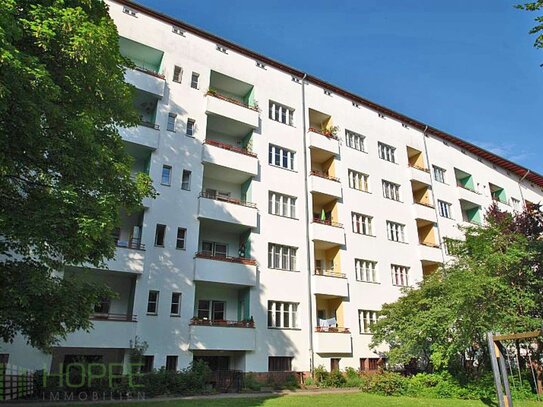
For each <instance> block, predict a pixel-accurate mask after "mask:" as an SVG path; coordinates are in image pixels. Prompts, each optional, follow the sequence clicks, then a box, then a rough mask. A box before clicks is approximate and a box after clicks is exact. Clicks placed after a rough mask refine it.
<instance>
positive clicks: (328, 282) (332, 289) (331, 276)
mask: <svg viewBox="0 0 543 407" xmlns="http://www.w3.org/2000/svg"><path fill="white" fill-rule="evenodd" d="M312 280H313V293H314V294H321V295H333V296H335V297H348V296H349V284H348V281H347V276H346V275H345V274H343V273H337V272H334V271H332V270H323V269H316V270H315V272H314V275H313V277H312Z"/></svg>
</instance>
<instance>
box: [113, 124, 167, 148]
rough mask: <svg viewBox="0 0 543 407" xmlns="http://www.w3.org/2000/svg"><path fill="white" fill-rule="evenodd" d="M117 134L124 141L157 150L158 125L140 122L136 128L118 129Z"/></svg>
mask: <svg viewBox="0 0 543 407" xmlns="http://www.w3.org/2000/svg"><path fill="white" fill-rule="evenodd" d="M119 134H120V136H121V138H122V139H123V140H124V141H128V142H129V143H134V144H137V145H140V146H143V147H147V148H150V149H152V150H156V149H157V148H158V136H159V134H160V132H159V131H158V125H154V124H152V123H147V122H142V123H141V124H140V125H139V126H136V127H130V128H125V127H120V128H119Z"/></svg>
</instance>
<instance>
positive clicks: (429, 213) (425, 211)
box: [413, 202, 436, 222]
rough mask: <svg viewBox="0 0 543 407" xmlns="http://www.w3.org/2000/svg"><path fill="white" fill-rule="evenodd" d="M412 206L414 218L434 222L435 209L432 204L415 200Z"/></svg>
mask: <svg viewBox="0 0 543 407" xmlns="http://www.w3.org/2000/svg"><path fill="white" fill-rule="evenodd" d="M413 207H414V210H415V219H424V220H429V221H431V222H436V210H435V208H434V206H433V205H430V204H425V203H419V202H415V203H414V204H413Z"/></svg>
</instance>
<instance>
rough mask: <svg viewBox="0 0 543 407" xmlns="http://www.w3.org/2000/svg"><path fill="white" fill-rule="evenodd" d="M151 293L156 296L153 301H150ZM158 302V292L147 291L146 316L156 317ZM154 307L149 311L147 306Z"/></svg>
mask: <svg viewBox="0 0 543 407" xmlns="http://www.w3.org/2000/svg"><path fill="white" fill-rule="evenodd" d="M151 293H155V294H156V298H155V299H154V300H151ZM159 300H160V291H158V290H149V294H148V295H147V315H158V304H159ZM151 304H153V305H154V309H155V310H154V311H149V305H151Z"/></svg>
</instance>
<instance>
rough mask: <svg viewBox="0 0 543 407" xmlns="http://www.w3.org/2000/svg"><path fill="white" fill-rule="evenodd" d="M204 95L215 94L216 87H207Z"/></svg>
mask: <svg viewBox="0 0 543 407" xmlns="http://www.w3.org/2000/svg"><path fill="white" fill-rule="evenodd" d="M206 95H211V96H217V90H216V89H213V88H209V89H208V90H207V93H206Z"/></svg>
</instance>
